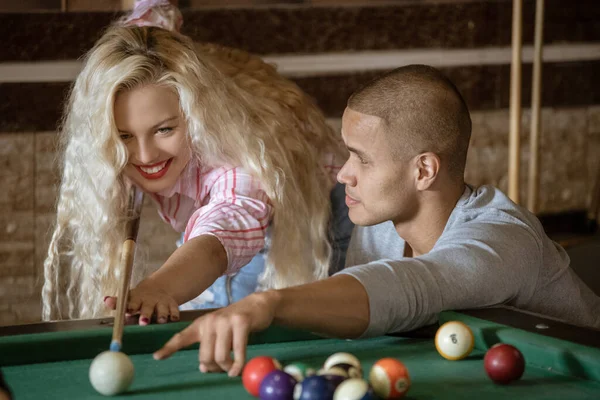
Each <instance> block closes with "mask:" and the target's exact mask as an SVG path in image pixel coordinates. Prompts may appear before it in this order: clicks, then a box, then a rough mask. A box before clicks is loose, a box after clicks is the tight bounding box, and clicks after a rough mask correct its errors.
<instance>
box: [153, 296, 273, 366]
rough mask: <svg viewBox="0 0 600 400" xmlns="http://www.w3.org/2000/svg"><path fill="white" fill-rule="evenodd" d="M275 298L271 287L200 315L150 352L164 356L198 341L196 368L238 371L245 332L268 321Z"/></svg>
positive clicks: (243, 352) (242, 364) (265, 326)
mask: <svg viewBox="0 0 600 400" xmlns="http://www.w3.org/2000/svg"><path fill="white" fill-rule="evenodd" d="M277 302H278V293H277V292H275V291H272V292H263V293H254V294H251V295H250V296H248V297H246V298H244V299H242V300H241V301H239V302H237V303H234V304H232V305H231V306H229V307H226V308H222V309H220V310H217V311H214V312H211V313H209V314H206V315H203V316H202V317H200V318H198V319H196V320H195V321H194V322H193V323H192V324H191V325H190V326H188V327H187V328H185V329H184V330H183V331H181V332H180V333H178V334H176V335H175V336H173V337H172V338H171V340H169V341H168V342H167V343H166V344H165V345H164V346H163V347H162V348H161V349H160V350H158V351H157V352H155V353H154V358H155V359H156V360H162V359H165V358H167V357H169V356H170V355H171V354H173V353H175V352H176V351H178V350H180V349H182V348H184V347H187V346H190V345H192V344H194V343H197V342H199V343H200V344H201V345H200V350H199V361H200V371H202V372H220V371H227V372H228V374H229V376H236V375H239V374H240V372H241V371H242V368H243V366H244V363H245V361H246V345H247V344H248V335H249V334H250V333H251V332H256V331H261V330H264V329H266V328H268V327H269V325H271V323H272V322H273V318H274V316H275V309H276V308H277ZM232 350H233V360H232V359H231V351H232Z"/></svg>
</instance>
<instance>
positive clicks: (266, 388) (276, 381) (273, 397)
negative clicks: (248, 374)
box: [258, 369, 297, 400]
mask: <svg viewBox="0 0 600 400" xmlns="http://www.w3.org/2000/svg"><path fill="white" fill-rule="evenodd" d="M296 383H297V382H296V379H294V377H293V376H291V375H290V374H288V373H286V372H284V371H281V370H279V369H276V370H273V371H271V372H269V373H268V374H267V376H265V377H264V379H263V380H262V382H261V384H260V390H259V393H258V397H259V398H260V399H261V400H291V399H292V398H293V396H294V388H295V387H296Z"/></svg>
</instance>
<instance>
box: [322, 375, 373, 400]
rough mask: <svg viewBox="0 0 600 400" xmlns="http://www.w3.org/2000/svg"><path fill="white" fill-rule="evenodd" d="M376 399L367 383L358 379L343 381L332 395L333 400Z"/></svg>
mask: <svg viewBox="0 0 600 400" xmlns="http://www.w3.org/2000/svg"><path fill="white" fill-rule="evenodd" d="M377 398H378V397H377V395H376V394H375V392H374V391H373V388H371V387H370V386H369V384H368V383H367V381H365V380H364V379H359V378H352V379H347V380H345V381H344V382H342V383H341V384H340V386H338V387H337V389H336V390H335V393H334V394H333V400H375V399H377Z"/></svg>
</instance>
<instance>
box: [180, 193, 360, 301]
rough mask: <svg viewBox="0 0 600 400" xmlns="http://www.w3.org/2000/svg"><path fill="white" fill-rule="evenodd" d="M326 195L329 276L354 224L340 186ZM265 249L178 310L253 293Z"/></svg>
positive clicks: (340, 263)
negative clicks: (329, 249)
mask: <svg viewBox="0 0 600 400" xmlns="http://www.w3.org/2000/svg"><path fill="white" fill-rule="evenodd" d="M330 197H331V211H332V213H331V214H332V215H331V220H330V224H329V228H330V229H329V230H330V235H331V237H330V243H331V250H332V254H331V263H330V266H329V275H333V274H335V273H336V272H338V271H340V270H342V269H343V268H344V264H345V262H346V252H347V250H348V245H349V244H350V236H351V235H352V229H353V228H354V224H353V223H352V221H350V218H348V207H347V206H346V201H345V198H346V194H345V188H344V185H342V184H339V183H338V184H337V185H336V186H335V187H334V188H333V190H332V191H331V196H330ZM178 245H181V242H178ZM267 251H268V249H266V248H265V249H263V250H261V251H260V252H259V253H258V254H257V255H256V256H254V258H253V259H252V260H250V262H249V263H248V264H246V265H244V266H243V267H242V268H241V269H240V270H239V271H238V272H237V273H236V274H235V275H233V276H226V275H224V276H221V277H220V278H218V279H217V280H216V281H215V282H214V283H213V284H212V285H211V286H210V287H209V288H208V289H206V290H205V291H204V292H203V293H202V294H200V295H199V296H198V297H196V298H195V299H193V300H190V301H189V302H187V303H185V304H182V305H181V306H180V307H179V308H180V309H181V310H198V309H205V308H219V307H226V306H228V305H229V304H232V303H235V302H236V301H239V300H241V299H243V298H244V297H246V296H248V295H249V294H252V293H254V292H255V291H256V288H257V285H258V279H259V277H260V275H261V274H262V272H263V270H264V267H265V254H266V252H267Z"/></svg>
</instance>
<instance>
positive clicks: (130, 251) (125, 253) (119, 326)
mask: <svg viewBox="0 0 600 400" xmlns="http://www.w3.org/2000/svg"><path fill="white" fill-rule="evenodd" d="M143 200H144V193H143V192H142V191H141V190H139V189H137V188H136V187H132V188H131V192H130V194H129V203H128V205H127V217H128V220H127V227H126V233H127V237H126V238H125V242H123V247H122V250H121V261H120V263H119V270H120V271H121V272H122V275H121V282H120V283H121V285H120V286H119V294H118V297H117V311H116V315H115V319H114V325H113V335H112V341H111V342H110V350H111V351H121V346H122V344H123V341H122V338H123V326H124V325H125V305H126V304H127V297H128V295H129V284H130V282H131V273H132V271H133V259H134V255H135V241H136V240H137V235H138V230H139V227H140V214H141V210H142V203H143Z"/></svg>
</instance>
